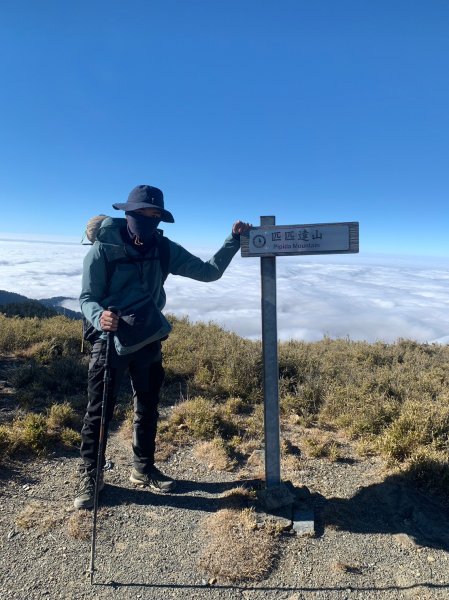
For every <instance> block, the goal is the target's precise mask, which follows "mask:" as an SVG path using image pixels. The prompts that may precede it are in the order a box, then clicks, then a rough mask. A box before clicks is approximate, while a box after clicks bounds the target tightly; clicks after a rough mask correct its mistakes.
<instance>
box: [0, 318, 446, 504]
mask: <svg viewBox="0 0 449 600" xmlns="http://www.w3.org/2000/svg"><path fill="white" fill-rule="evenodd" d="M171 321H172V323H173V332H172V334H171V335H170V337H169V339H168V340H167V341H166V342H165V343H164V357H165V367H166V373H167V385H166V389H167V390H174V389H177V387H178V386H181V388H182V389H183V390H187V389H188V390H189V393H190V395H191V396H190V398H188V399H187V401H186V402H182V403H180V404H178V405H177V406H175V408H174V409H173V411H172V414H171V415H170V417H169V418H168V419H166V420H165V421H163V422H162V423H161V426H160V430H159V435H158V447H159V459H161V458H162V459H163V458H166V457H168V456H169V455H170V453H172V452H173V451H174V449H176V447H178V446H181V445H185V444H190V443H192V442H197V441H201V442H212V441H213V440H215V439H222V440H223V442H224V448H225V449H226V452H227V453H228V456H229V457H230V458H231V459H232V460H234V459H237V460H238V461H239V462H242V461H243V460H244V459H245V458H248V457H249V456H250V454H251V452H252V451H253V450H254V449H255V448H257V447H259V444H260V443H261V441H262V438H263V407H262V403H261V398H262V386H261V381H262V369H261V348H260V343H258V342H252V341H249V340H243V339H242V338H240V337H239V336H237V335H235V334H232V333H229V332H226V331H224V330H223V329H221V328H220V327H218V326H217V325H214V324H204V323H197V324H194V325H192V324H190V323H189V321H188V320H187V319H176V318H171ZM80 336H81V328H80V323H79V322H73V321H70V320H69V319H66V318H64V317H54V318H46V319H36V318H10V317H5V316H3V315H0V353H4V354H6V353H7V354H8V355H11V354H12V355H15V356H16V357H21V360H20V361H18V366H17V367H16V368H13V369H10V368H8V372H7V374H6V371H5V374H3V375H2V376H3V377H4V378H5V379H6V378H7V380H8V384H9V386H10V389H12V390H13V395H14V399H15V400H16V401H17V404H18V405H19V406H21V407H22V408H27V409H29V408H30V407H32V408H33V411H34V413H31V414H32V416H30V417H28V415H23V414H22V415H20V416H16V419H15V422H14V423H13V422H10V423H4V424H3V425H2V426H1V427H0V450H4V451H6V452H7V453H10V452H11V451H14V450H15V449H20V448H24V447H28V448H29V449H30V450H31V451H32V452H34V453H43V452H45V451H46V449H48V448H49V447H51V446H52V445H53V444H54V443H63V444H64V445H66V446H70V445H72V446H73V445H76V443H77V440H76V436H75V435H74V434H73V433H70V429H71V428H73V427H75V429H76V426H75V425H73V423H72V422H71V416H70V409H69V408H63V409H58V410H59V411H60V412H58V413H55V412H54V411H55V410H56V409H53V413H51V414H49V413H48V410H49V407H50V405H52V404H55V401H56V403H57V404H59V405H61V406H63V405H64V403H65V402H67V401H68V402H69V403H70V405H71V406H72V407H73V408H74V409H75V412H76V413H77V414H79V415H80V414H82V412H83V410H84V405H85V385H86V383H85V382H86V356H82V355H80V353H79V342H80ZM23 358H26V361H25V362H24V361H23ZM448 364H449V348H448V347H446V346H440V345H436V344H419V343H417V342H414V341H411V340H399V341H398V342H396V343H395V344H384V343H380V342H378V343H375V344H368V343H365V342H351V341H349V340H345V339H340V340H331V339H324V340H322V341H320V342H315V343H305V342H294V341H291V342H286V343H281V344H280V346H279V372H280V403H281V410H282V415H283V419H284V422H285V423H288V424H289V425H290V426H291V427H296V429H297V430H298V431H300V430H301V428H303V427H306V428H307V430H308V431H309V432H310V431H312V430H313V428H316V429H317V431H318V433H316V434H310V433H309V434H308V435H307V436H306V440H305V441H304V444H303V443H302V442H298V443H299V444H300V445H301V449H302V450H304V452H305V454H306V455H308V456H315V457H317V458H328V459H330V460H337V459H338V457H339V454H340V452H341V448H340V447H339V445H338V442H337V441H335V440H333V441H332V440H323V439H320V434H319V430H333V431H343V432H344V433H345V435H348V436H349V437H350V438H351V439H352V440H354V442H355V444H356V445H357V447H358V450H359V452H360V454H362V455H369V454H380V455H381V456H383V457H384V458H386V459H387V460H388V461H389V462H390V464H391V465H395V466H398V467H408V466H410V467H411V468H412V467H413V469H414V471H415V473H416V481H418V482H419V485H421V486H424V487H427V488H428V489H434V488H437V487H440V491H441V493H443V494H444V495H446V496H447V497H448V498H449V461H448V453H449V437H448V434H447V432H448V430H449V370H448V368H447V365H448ZM64 411H65V412H64ZM63 421H65V424H63ZM68 421H70V422H68ZM72 431H73V429H72ZM126 435H128V434H126ZM295 439H296V438H295ZM286 456H287V457H288V456H290V454H289V453H288V452H287V454H286ZM426 457H427V458H426ZM429 457H430V458H429ZM222 459H223V460H224V456H223V455H222ZM289 460H290V459H289ZM437 474H438V476H437Z"/></svg>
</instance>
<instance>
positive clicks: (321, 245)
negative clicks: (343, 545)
mask: <svg viewBox="0 0 449 600" xmlns="http://www.w3.org/2000/svg"><path fill="white" fill-rule="evenodd" d="M275 223H276V219H275V217H272V216H270V217H268V216H267V217H260V227H253V228H251V229H250V230H249V232H248V233H245V234H242V235H241V236H240V247H241V252H242V256H260V273H261V283H262V354H263V388H264V429H265V485H266V487H267V489H269V490H270V489H274V488H277V487H279V486H280V485H281V458H280V457H281V451H280V418H279V360H278V337H277V308H276V256H290V255H295V254H343V253H349V252H358V251H359V224H358V223H357V222H350V223H318V224H315V225H279V226H277V225H275Z"/></svg>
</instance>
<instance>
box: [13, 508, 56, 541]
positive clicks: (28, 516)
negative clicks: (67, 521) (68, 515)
mask: <svg viewBox="0 0 449 600" xmlns="http://www.w3.org/2000/svg"><path fill="white" fill-rule="evenodd" d="M63 518H64V515H63V514H62V513H61V511H60V510H58V509H56V510H55V507H54V506H50V505H49V504H46V503H42V502H31V503H30V504H27V505H26V506H25V508H24V509H23V510H22V511H21V512H20V513H19V514H18V515H17V516H16V518H15V523H16V525H17V527H20V528H21V529H34V528H35V529H37V530H38V531H39V532H40V533H45V532H47V531H50V530H51V529H53V528H54V527H55V525H58V524H59V523H61V522H62V520H63Z"/></svg>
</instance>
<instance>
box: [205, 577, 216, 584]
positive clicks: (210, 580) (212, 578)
mask: <svg viewBox="0 0 449 600" xmlns="http://www.w3.org/2000/svg"><path fill="white" fill-rule="evenodd" d="M216 583H217V578H216V577H211V578H210V579H209V581H208V582H207V584H208V585H215V584H216Z"/></svg>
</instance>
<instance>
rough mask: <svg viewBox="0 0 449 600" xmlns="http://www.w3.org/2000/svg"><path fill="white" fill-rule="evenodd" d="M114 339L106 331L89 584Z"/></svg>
mask: <svg viewBox="0 0 449 600" xmlns="http://www.w3.org/2000/svg"><path fill="white" fill-rule="evenodd" d="M108 310H109V311H110V312H112V313H114V314H116V315H118V316H120V311H119V309H118V308H116V307H115V306H110V307H109V308H108ZM113 338H114V332H113V331H108V332H107V334H106V356H105V361H104V372H103V399H102V402H101V422H100V435H99V439H98V456H97V474H96V475H95V492H94V514H93V522H92V542H91V546H90V569H89V573H90V584H91V585H92V584H93V582H94V571H95V567H94V562H95V542H96V537H97V512H98V494H99V492H100V490H99V487H98V483H99V480H100V473H101V469H102V468H103V465H102V463H103V447H104V432H105V423H106V410H107V404H108V399H109V382H110V378H111V372H110V359H111V350H112V342H113Z"/></svg>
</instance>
